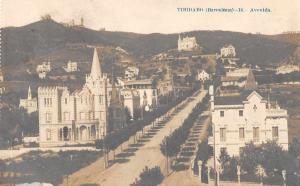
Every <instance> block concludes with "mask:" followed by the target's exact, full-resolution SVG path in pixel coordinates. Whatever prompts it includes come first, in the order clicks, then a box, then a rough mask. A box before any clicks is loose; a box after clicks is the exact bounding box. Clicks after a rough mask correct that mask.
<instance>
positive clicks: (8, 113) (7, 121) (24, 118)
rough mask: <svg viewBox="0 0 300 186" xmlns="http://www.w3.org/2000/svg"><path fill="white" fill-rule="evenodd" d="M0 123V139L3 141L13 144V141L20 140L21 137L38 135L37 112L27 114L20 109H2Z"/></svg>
mask: <svg viewBox="0 0 300 186" xmlns="http://www.w3.org/2000/svg"><path fill="white" fill-rule="evenodd" d="M0 121H1V123H0V139H1V138H2V140H4V141H8V140H9V141H10V142H13V141H14V139H21V137H22V136H27V135H37V134H38V114H37V112H34V113H32V114H27V112H26V110H24V109H22V108H21V109H19V108H13V109H9V108H2V109H1V110H0ZM19 141H20V140H19ZM0 147H1V144H0Z"/></svg>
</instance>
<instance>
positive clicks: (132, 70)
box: [125, 66, 139, 80]
mask: <svg viewBox="0 0 300 186" xmlns="http://www.w3.org/2000/svg"><path fill="white" fill-rule="evenodd" d="M138 75H139V68H137V67H134V66H131V67H127V68H126V70H125V79H128V80H130V79H136V78H137V77H138Z"/></svg>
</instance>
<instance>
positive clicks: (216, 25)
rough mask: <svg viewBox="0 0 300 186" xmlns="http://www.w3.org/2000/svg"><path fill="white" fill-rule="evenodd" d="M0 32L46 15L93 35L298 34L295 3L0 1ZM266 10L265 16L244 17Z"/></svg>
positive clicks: (299, 13)
mask: <svg viewBox="0 0 300 186" xmlns="http://www.w3.org/2000/svg"><path fill="white" fill-rule="evenodd" d="M0 1H1V3H2V6H1V7H2V10H1V27H7V26H22V25H27V24H29V23H32V22H36V21H38V20H40V17H41V16H42V15H45V14H50V15H51V16H52V18H53V19H54V20H55V21H57V22H69V21H71V20H72V19H74V20H75V22H79V19H80V18H81V17H83V18H84V24H85V26H86V27H88V28H92V29H95V30H98V29H101V28H105V29H106V30H110V31H128V32H136V33H157V32H159V33H179V32H185V31H192V30H227V31H238V32H245V33H250V32H251V33H258V32H259V33H263V34H277V33H281V32H285V31H300V0H0ZM177 8H244V10H246V12H244V13H220V12H219V13H205V12H178V11H177ZM251 8H269V9H270V10H271V11H272V12H270V13H250V12H249V10H250V9H251Z"/></svg>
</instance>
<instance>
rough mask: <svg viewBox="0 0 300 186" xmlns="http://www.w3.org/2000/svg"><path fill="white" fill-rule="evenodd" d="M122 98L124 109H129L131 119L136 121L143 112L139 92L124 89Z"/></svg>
mask: <svg viewBox="0 0 300 186" xmlns="http://www.w3.org/2000/svg"><path fill="white" fill-rule="evenodd" d="M121 96H122V100H123V103H124V107H125V108H127V109H128V112H129V114H130V117H131V119H134V116H136V115H137V114H138V113H140V111H141V106H140V95H139V92H138V91H137V90H134V89H122V90H121Z"/></svg>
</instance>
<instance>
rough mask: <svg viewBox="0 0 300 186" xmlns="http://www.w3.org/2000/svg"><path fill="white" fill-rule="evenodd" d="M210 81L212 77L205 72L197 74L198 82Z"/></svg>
mask: <svg viewBox="0 0 300 186" xmlns="http://www.w3.org/2000/svg"><path fill="white" fill-rule="evenodd" d="M209 79H210V75H209V73H207V72H206V71H205V70H202V71H198V73H197V80H198V81H207V80H209Z"/></svg>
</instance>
